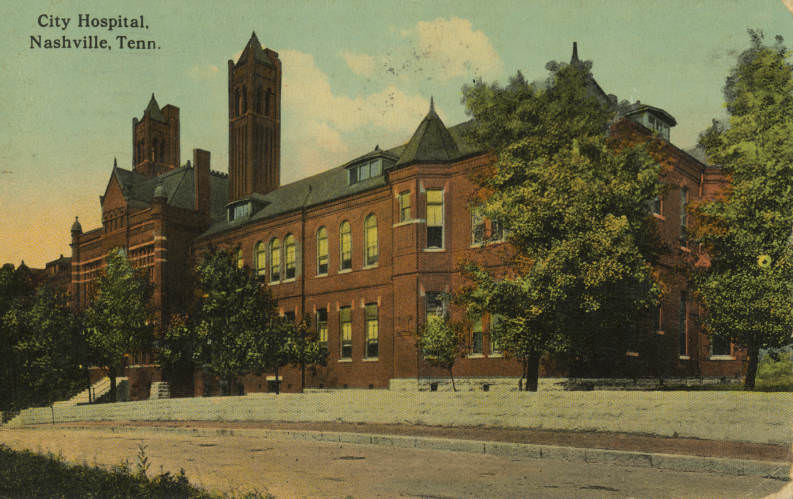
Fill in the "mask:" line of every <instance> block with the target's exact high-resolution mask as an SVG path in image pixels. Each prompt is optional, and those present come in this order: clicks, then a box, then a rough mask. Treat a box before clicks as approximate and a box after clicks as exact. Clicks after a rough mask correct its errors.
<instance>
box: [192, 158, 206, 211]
mask: <svg viewBox="0 0 793 499" xmlns="http://www.w3.org/2000/svg"><path fill="white" fill-rule="evenodd" d="M209 158H210V154H209V151H205V150H203V149H193V168H194V171H193V180H194V182H195V210H196V211H198V212H199V213H200V214H201V215H202V216H206V217H209Z"/></svg>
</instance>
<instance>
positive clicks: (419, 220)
mask: <svg viewBox="0 0 793 499" xmlns="http://www.w3.org/2000/svg"><path fill="white" fill-rule="evenodd" d="M424 222H426V220H424V219H423V218H411V219H410V220H405V221H404V222H397V223H395V224H394V225H392V226H391V228H392V229H395V228H397V227H403V226H405V225H412V224H420V223H424Z"/></svg>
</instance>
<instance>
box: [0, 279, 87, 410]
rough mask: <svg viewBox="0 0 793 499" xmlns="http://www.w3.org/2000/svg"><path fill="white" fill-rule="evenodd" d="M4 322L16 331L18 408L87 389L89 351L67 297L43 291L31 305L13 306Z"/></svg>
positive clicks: (38, 292)
mask: <svg viewBox="0 0 793 499" xmlns="http://www.w3.org/2000/svg"><path fill="white" fill-rule="evenodd" d="M5 321H6V324H7V325H8V326H9V327H13V328H15V329H16V330H17V333H16V337H17V341H16V343H15V344H14V346H13V353H14V357H13V358H14V359H15V362H16V364H17V366H18V373H19V376H18V378H17V380H18V381H17V382H18V384H19V386H18V388H20V389H19V390H18V397H17V400H16V403H17V406H18V407H24V406H30V405H44V404H51V403H52V402H54V401H56V400H59V399H63V398H68V397H69V396H71V395H73V394H74V392H75V391H77V389H78V388H80V387H82V386H84V384H85V379H84V373H83V371H82V369H81V365H82V364H86V363H87V362H88V359H87V358H86V357H85V355H86V354H85V352H86V350H87V349H86V348H85V342H84V339H83V337H82V334H81V330H80V327H79V325H78V323H77V321H76V320H75V318H74V316H73V315H72V312H71V310H69V308H68V306H67V303H66V300H65V296H63V295H55V294H54V293H52V292H51V291H50V290H49V289H47V288H40V289H38V290H37V292H36V295H35V298H34V299H33V302H32V303H31V304H30V305H29V306H17V307H14V308H13V309H12V310H10V311H9V312H8V313H7V314H6V315H5Z"/></svg>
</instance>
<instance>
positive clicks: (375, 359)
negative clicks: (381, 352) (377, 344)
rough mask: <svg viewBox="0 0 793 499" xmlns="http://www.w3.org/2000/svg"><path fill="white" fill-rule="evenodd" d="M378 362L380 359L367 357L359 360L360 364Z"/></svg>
mask: <svg viewBox="0 0 793 499" xmlns="http://www.w3.org/2000/svg"><path fill="white" fill-rule="evenodd" d="M378 360H380V359H378V358H377V357H367V358H363V359H361V361H362V362H377V361H378Z"/></svg>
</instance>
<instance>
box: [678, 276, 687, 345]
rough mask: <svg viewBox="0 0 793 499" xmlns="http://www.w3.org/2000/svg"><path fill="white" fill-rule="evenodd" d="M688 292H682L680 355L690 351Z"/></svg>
mask: <svg viewBox="0 0 793 499" xmlns="http://www.w3.org/2000/svg"><path fill="white" fill-rule="evenodd" d="M687 301H688V293H686V292H685V291H681V292H680V355H687V353H688V304H687V303H686V302H687Z"/></svg>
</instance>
